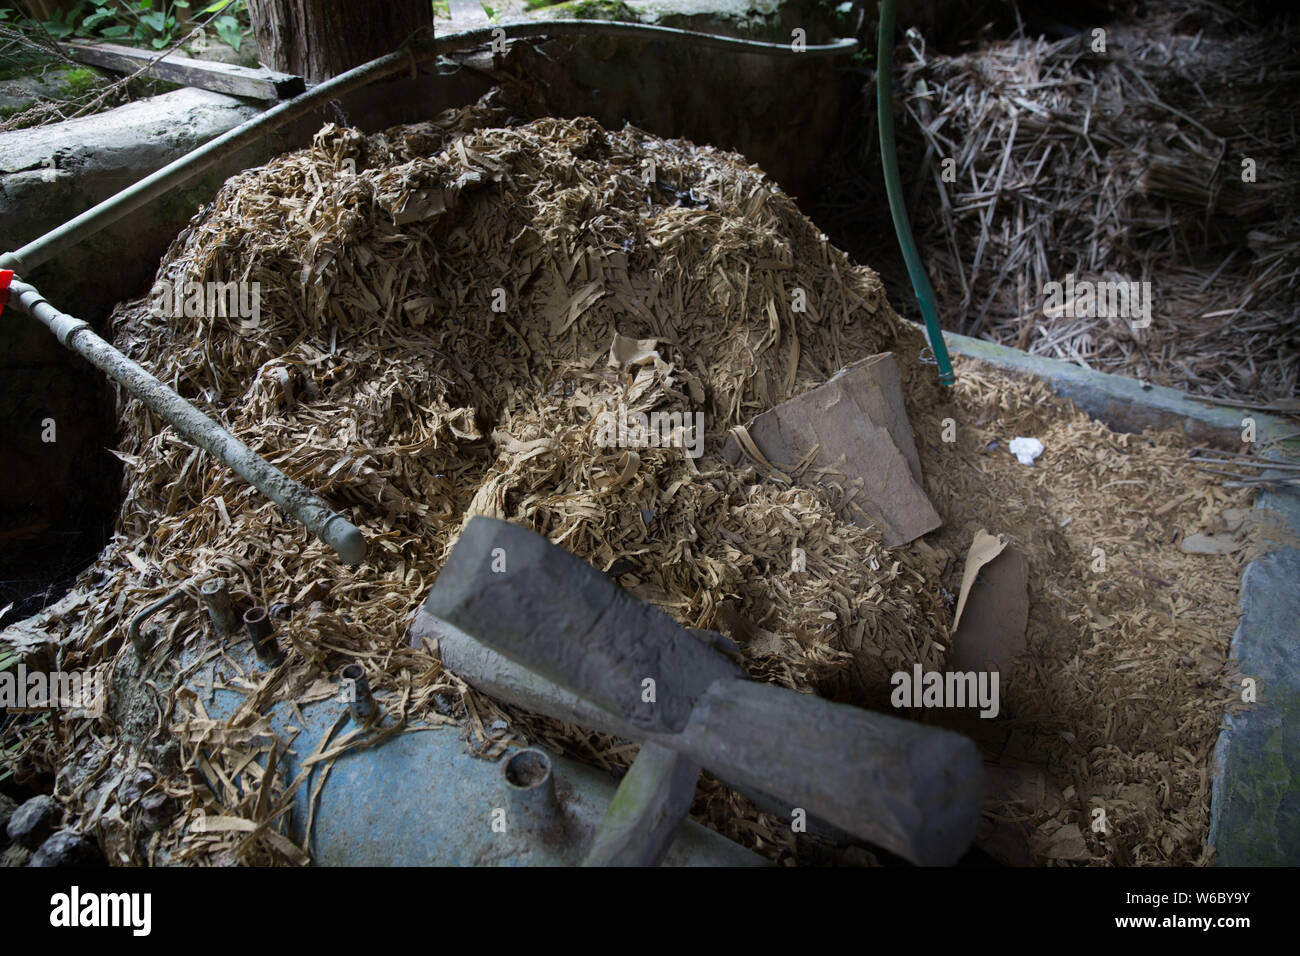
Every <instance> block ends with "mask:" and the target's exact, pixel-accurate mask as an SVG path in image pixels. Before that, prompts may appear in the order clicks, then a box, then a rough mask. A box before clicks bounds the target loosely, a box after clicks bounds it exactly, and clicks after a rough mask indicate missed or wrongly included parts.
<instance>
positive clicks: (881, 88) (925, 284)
mask: <svg viewBox="0 0 1300 956" xmlns="http://www.w3.org/2000/svg"><path fill="white" fill-rule="evenodd" d="M893 74H894V0H881V4H880V43H879V50H878V63H877V71H876V113H877V114H878V117H879V123H880V161H881V165H882V166H883V167H884V170H885V193H886V194H887V195H888V196H889V214H890V215H891V216H892V217H893V219H894V231H895V232H896V233H898V244H899V246H901V247H902V249H903V260H904V261H905V262H906V263H907V274H908V276H910V277H911V279H912V291H913V292H915V293H916V301H917V302H918V303H919V304H920V306H921V315H922V317H923V318H924V319H925V331H926V333H927V335H928V336H929V338H930V351H931V352H933V353H934V360H935V362H937V363H938V365H939V382H940V383H941V384H943V385H951V384H953V382H954V381H956V377H955V376H954V375H953V373H952V360H951V359H950V358H948V347H947V346H946V345H944V344H943V330H942V329H941V328H939V314H938V309H937V308H936V307H935V302H934V288H933V287H932V286H931V285H930V277H929V276H927V275H926V274H925V266H923V265H922V264H921V254H920V252H918V251H917V248H916V240H915V239H913V238H912V226H911V224H910V223H909V222H908V221H907V207H906V206H904V205H903V184H902V182H901V181H900V180H899V178H898V155H897V153H896V151H895V148H894V100H893V86H894V75H893Z"/></svg>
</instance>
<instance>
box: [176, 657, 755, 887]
mask: <svg viewBox="0 0 1300 956" xmlns="http://www.w3.org/2000/svg"><path fill="white" fill-rule="evenodd" d="M227 656H228V657H229V658H230V659H231V660H233V661H234V662H236V663H237V664H238V665H239V667H240V668H241V669H242V670H243V672H244V673H245V674H248V675H255V674H258V673H263V672H264V666H263V665H261V664H260V663H259V662H258V660H257V658H256V656H255V655H254V654H253V652H252V649H251V647H250V646H249V642H248V641H247V640H242V641H240V642H238V643H236V644H233V645H232V646H229V647H228V649H227ZM190 662H191V663H192V659H191V661H190ZM215 666H216V673H217V681H216V683H217V684H220V683H221V682H222V676H223V675H222V670H223V665H222V664H221V663H220V659H218V661H217V662H216V664H215ZM225 669H226V670H227V673H225V674H224V677H226V678H229V677H231V676H233V675H232V674H231V673H229V672H228V671H229V665H225ZM199 684H200V685H204V684H206V680H204V681H200V682H199ZM196 690H197V691H198V692H199V693H200V694H201V696H202V698H203V705H204V708H205V709H206V711H207V712H208V714H209V716H211V717H213V718H214V719H219V720H220V719H227V718H229V717H230V716H231V715H233V714H234V713H235V711H236V710H237V709H238V708H239V707H240V706H241V705H242V704H243V702H244V699H245V698H244V694H243V693H240V692H237V691H234V690H228V689H222V688H220V687H218V688H217V689H215V690H213V691H211V693H210V694H209V693H208V691H207V689H206V687H201V689H200V688H196ZM345 696H346V695H345V694H344V693H343V692H342V687H341V688H340V694H339V695H338V696H336V697H334V698H330V699H328V700H323V701H318V702H315V703H311V704H305V705H301V706H300V707H299V713H301V715H302V719H300V718H299V717H298V714H297V713H295V712H294V711H293V709H292V708H290V707H289V706H288V705H286V704H277V705H276V706H275V707H274V708H272V710H271V711H270V713H271V717H272V720H271V729H272V732H273V733H274V734H275V736H276V738H277V739H279V740H281V741H282V742H287V741H289V740H290V739H291V738H292V743H291V744H290V745H289V748H288V750H287V751H285V753H284V756H282V757H281V758H280V771H279V773H280V775H281V778H282V779H286V780H293V779H295V778H296V777H297V776H298V774H299V773H300V772H301V769H302V765H303V761H304V760H306V759H307V758H308V757H309V756H310V755H311V754H312V753H314V752H315V751H316V750H317V747H318V745H319V744H320V742H321V740H322V738H324V737H325V736H326V735H327V734H330V735H331V736H330V739H331V741H337V740H338V739H339V738H341V737H343V736H344V735H345V734H347V733H349V732H350V731H353V730H356V729H358V728H357V724H355V723H354V722H353V718H352V716H351V714H350V713H349V709H348V704H347V702H346V700H345ZM376 702H377V703H378V704H379V706H380V707H383V704H384V698H383V696H382V695H376ZM294 729H297V730H298V733H297V734H296V736H295V734H294ZM331 730H332V731H333V733H332V734H331ZM465 735H466V729H465V728H464V727H463V726H462V725H459V724H447V725H441V726H437V727H423V728H419V727H416V728H411V729H410V730H408V731H407V732H405V733H401V734H399V735H397V736H393V737H390V738H388V739H387V740H385V741H384V742H382V743H380V744H378V745H377V746H374V747H369V748H363V749H356V750H352V751H350V752H348V753H345V754H343V755H341V756H339V757H337V758H336V759H334V760H333V762H332V764H330V763H329V762H322V763H320V764H316V765H315V766H314V767H313V770H312V772H311V774H310V775H308V776H307V777H306V779H305V780H304V781H303V782H302V783H301V784H300V786H299V787H298V790H297V792H296V794H295V798H294V808H293V810H292V812H291V815H290V826H289V829H290V834H289V835H290V836H292V837H293V839H294V840H295V842H297V843H299V844H300V845H301V843H302V839H303V833H304V832H305V829H306V825H307V820H308V808H309V803H308V801H309V800H310V799H311V794H312V792H313V791H315V790H317V788H319V793H318V795H317V797H316V809H315V813H314V815H313V817H312V833H311V843H310V849H311V855H312V860H313V861H314V862H315V863H317V864H320V865H332V866H567V865H574V866H576V865H578V864H580V863H581V862H582V860H583V858H584V857H585V856H586V853H587V850H588V849H589V848H590V846H591V842H592V839H593V838H594V836H595V833H596V830H597V828H598V827H599V825H600V822H601V820H602V818H603V817H604V814H605V809H606V808H607V807H608V805H609V802H610V800H611V799H612V798H613V796H614V792H615V790H616V789H617V784H616V781H614V780H613V778H611V777H610V776H608V775H607V774H605V773H602V772H600V771H598V770H596V769H593V768H591V767H588V766H585V765H583V764H580V763H577V762H575V761H572V760H568V759H565V758H563V757H558V756H554V755H552V756H551V765H552V769H553V774H554V778H555V789H556V794H557V797H558V800H559V804H560V823H559V825H558V826H551V827H548V828H546V829H545V831H544V832H535V831H534V830H532V829H530V828H529V827H527V826H526V825H525V823H524V821H522V820H519V819H512V817H513V816H516V815H515V814H513V813H512V811H511V803H510V797H509V792H508V785H507V783H506V781H505V778H504V775H503V772H502V768H503V764H504V761H503V760H490V759H484V758H480V757H476V756H475V755H474V754H472V753H471V752H470V750H469V748H468V746H467V744H466V742H465ZM268 742H269V741H268ZM322 779H323V781H324V782H323V783H322ZM764 862H765V861H763V860H762V858H760V857H758V856H756V855H755V854H753V853H750V852H749V851H748V850H746V849H744V848H743V847H741V846H739V845H737V844H735V843H733V842H731V841H730V840H728V839H726V838H725V837H723V836H720V835H719V834H717V833H714V832H713V831H711V830H709V829H707V828H705V827H703V826H700V825H699V824H697V823H694V822H693V821H689V820H688V821H687V822H685V823H684V824H683V825H682V827H681V829H680V830H679V831H678V834H677V837H676V839H675V841H674V843H673V845H672V847H671V849H670V850H669V852H668V855H667V856H666V857H665V859H664V865H665V866H694V865H703V866H758V865H763V864H764Z"/></svg>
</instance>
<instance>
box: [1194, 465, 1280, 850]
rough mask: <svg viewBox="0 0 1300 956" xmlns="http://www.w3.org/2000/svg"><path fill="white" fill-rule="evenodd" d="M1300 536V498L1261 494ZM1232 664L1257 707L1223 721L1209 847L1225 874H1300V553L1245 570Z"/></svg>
mask: <svg viewBox="0 0 1300 956" xmlns="http://www.w3.org/2000/svg"><path fill="white" fill-rule="evenodd" d="M1257 507H1258V508H1259V509H1261V510H1269V511H1273V512H1275V513H1276V514H1277V515H1278V516H1279V517H1281V519H1282V520H1283V521H1284V522H1285V523H1286V525H1287V526H1288V527H1289V528H1290V530H1291V532H1292V533H1293V534H1300V491H1298V490H1296V489H1294V488H1288V489H1282V490H1278V491H1268V492H1264V493H1263V494H1261V495H1260V498H1259V502H1258V504H1257ZM1232 655H1233V656H1234V657H1235V658H1237V660H1239V661H1240V662H1241V671H1242V673H1243V674H1244V675H1246V676H1249V677H1253V678H1254V679H1255V681H1256V684H1257V687H1258V696H1259V702H1258V703H1256V704H1254V705H1252V706H1250V707H1249V708H1247V709H1244V710H1242V711H1241V712H1240V713H1238V714H1236V715H1235V716H1234V715H1231V714H1230V715H1229V716H1228V717H1227V719H1226V720H1225V721H1224V726H1223V729H1222V731H1221V733H1220V735H1219V742H1218V745H1217V747H1216V748H1215V752H1214V759H1213V763H1212V768H1211V769H1212V773H1213V790H1212V794H1211V805H1210V837H1209V842H1210V845H1211V846H1213V847H1215V849H1216V850H1217V851H1218V852H1217V855H1216V858H1215V863H1216V864H1217V865H1219V866H1297V865H1300V550H1297V549H1296V548H1293V547H1279V548H1277V549H1276V550H1274V551H1272V552H1270V553H1269V554H1266V555H1265V556H1264V557H1262V558H1259V559H1258V560H1256V561H1252V562H1250V564H1248V565H1246V571H1245V574H1244V575H1243V576H1242V579H1241V621H1240V623H1239V624H1238V626H1237V631H1236V633H1235V634H1233V636H1232Z"/></svg>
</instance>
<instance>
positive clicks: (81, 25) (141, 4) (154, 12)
mask: <svg viewBox="0 0 1300 956" xmlns="http://www.w3.org/2000/svg"><path fill="white" fill-rule="evenodd" d="M189 9H190V0H114V2H112V3H104V2H97V3H94V4H89V3H86V2H84V0H83V2H80V3H77V4H76V5H75V6H73V7H70V8H69V9H67V10H65V11H64V12H63V13H61V14H58V15H57V16H56V17H55V18H54V19H53V20H47V21H45V22H44V23H43V24H42V26H43V27H44V28H45V30H46V32H47V33H49V34H50V36H52V37H54V38H55V39H56V40H66V39H68V38H70V37H78V38H93V37H102V38H104V39H107V40H126V41H129V42H131V43H134V44H135V45H137V46H149V47H152V48H153V49H155V50H161V49H163V48H164V47H169V46H173V45H175V43H176V42H177V40H179V39H181V36H182V34H183V33H185V32H187V30H188V26H187V24H184V23H182V22H181V17H180V16H179V15H178V13H177V11H188V10H189ZM246 9H247V8H246V3H245V0H219V2H217V3H213V4H210V5H208V6H207V7H204V8H203V10H201V11H200V12H199V16H201V17H202V16H206V17H207V19H206V20H203V21H202V25H203V26H205V27H206V26H211V27H212V28H213V30H215V31H216V34H217V36H218V37H219V38H220V39H221V42H223V43H225V44H226V45H227V46H229V47H231V48H232V49H234V50H236V51H238V50H239V47H240V45H241V44H242V42H243V33H244V26H243V24H241V22H240V15H241V14H244V15H245V16H246Z"/></svg>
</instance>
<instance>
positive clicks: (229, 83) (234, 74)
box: [62, 43, 306, 100]
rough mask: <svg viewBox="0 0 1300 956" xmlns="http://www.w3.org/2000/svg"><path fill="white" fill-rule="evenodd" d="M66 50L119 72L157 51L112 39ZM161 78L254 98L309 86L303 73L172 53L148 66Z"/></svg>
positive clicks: (287, 95) (268, 97)
mask: <svg viewBox="0 0 1300 956" xmlns="http://www.w3.org/2000/svg"><path fill="white" fill-rule="evenodd" d="M62 46H63V50H64V52H65V53H67V54H68V56H70V57H72V59H74V60H76V61H77V62H78V63H86V64H89V65H90V66H98V67H102V68H103V69H106V70H113V71H114V72H117V73H134V72H135V71H136V70H138V69H140V67H142V66H144V65H146V64H147V63H149V61H150V60H152V59H153V58H154V57H155V56H157V55H158V54H157V53H155V52H152V51H149V50H137V49H135V48H134V47H129V46H118V45H116V44H113V43H65V44H63V45H62ZM149 74H150V75H152V76H154V77H157V78H158V79H160V80H167V81H168V82H171V83H179V84H181V85H182V86H196V87H198V88H199V89H204V90H212V91H214V92H217V93H228V94H230V95H231V96H244V97H248V98H249V99H255V100H281V99H289V98H290V97H294V96H297V95H298V94H299V93H301V92H302V91H303V90H305V89H306V84H305V83H304V82H303V79H302V77H300V76H293V75H291V74H289V73H277V72H276V71H275V70H267V69H257V70H253V69H249V68H248V67H246V66H236V65H235V64H233V63H217V62H214V61H212V60H193V59H190V58H189V57H184V56H176V55H174V54H173V55H172V56H169V57H166V58H165V59H162V60H159V61H158V62H157V63H155V64H153V66H151V67H150V68H149Z"/></svg>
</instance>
